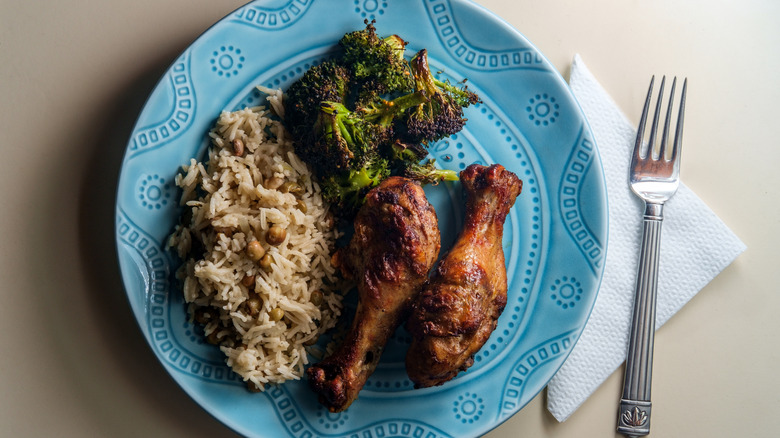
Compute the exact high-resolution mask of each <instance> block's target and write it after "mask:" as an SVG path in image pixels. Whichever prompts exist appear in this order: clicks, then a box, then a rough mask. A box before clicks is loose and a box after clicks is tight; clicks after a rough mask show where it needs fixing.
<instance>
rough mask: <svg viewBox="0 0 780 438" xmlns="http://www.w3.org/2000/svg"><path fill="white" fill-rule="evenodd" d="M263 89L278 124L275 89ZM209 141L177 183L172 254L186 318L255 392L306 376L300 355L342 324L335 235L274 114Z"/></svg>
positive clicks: (244, 114) (218, 130)
mask: <svg viewBox="0 0 780 438" xmlns="http://www.w3.org/2000/svg"><path fill="white" fill-rule="evenodd" d="M258 88H260V87H258ZM260 90H261V91H262V92H265V93H267V94H268V102H269V104H270V106H271V107H272V109H273V112H274V113H276V114H278V115H280V116H283V113H282V112H283V110H284V107H283V105H282V102H281V99H282V93H281V91H280V90H270V89H266V88H260ZM209 136H210V138H211V147H210V149H209V151H208V157H207V160H206V161H205V163H203V162H198V161H197V160H195V159H191V160H190V163H189V165H185V166H182V172H181V173H180V174H179V175H177V177H176V184H177V185H178V186H179V187H180V188H181V189H182V196H181V205H182V206H185V212H184V214H183V216H182V223H181V224H180V225H178V226H177V227H176V229H175V230H174V232H173V234H172V235H171V237H170V240H169V245H170V246H171V247H173V248H175V250H176V252H177V254H178V256H179V257H180V258H181V259H182V260H183V263H182V266H181V267H180V268H179V270H178V271H177V278H178V279H179V280H180V281H181V283H182V289H183V293H184V298H185V301H186V302H187V303H188V306H189V307H188V308H189V314H190V317H191V319H192V320H193V321H194V322H196V323H198V324H201V325H202V326H203V328H204V332H205V336H206V338H207V340H208V341H209V342H211V343H214V344H218V345H219V346H220V349H221V350H222V352H223V353H224V354H225V356H226V361H227V364H228V365H229V366H230V367H231V368H232V369H233V370H234V371H235V372H236V373H238V374H239V375H240V376H241V377H243V379H244V380H245V381H246V382H247V384H248V386H249V388H250V389H253V390H260V391H262V390H264V389H265V385H266V384H268V383H282V382H284V381H287V380H290V379H299V378H301V376H302V375H303V371H304V365H306V364H307V362H308V359H307V353H306V347H307V346H308V345H311V344H313V343H314V342H315V341H316V340H317V338H318V337H319V336H320V335H321V334H322V333H324V332H325V331H327V330H328V329H330V328H332V327H333V326H334V325H335V324H336V322H337V319H338V316H339V315H340V313H341V299H342V296H341V294H340V293H339V291H338V290H337V289H336V288H335V287H334V286H333V285H334V284H335V283H336V281H337V279H336V271H335V269H334V268H333V267H332V265H331V262H330V254H331V252H332V250H333V248H334V245H335V240H336V238H337V237H338V235H337V231H336V230H335V227H334V226H333V216H332V214H330V213H329V212H328V206H327V205H326V204H325V203H324V202H323V200H322V196H321V194H320V188H319V186H318V185H317V183H316V182H315V181H313V180H312V176H311V171H310V169H309V168H308V167H307V165H306V164H305V163H303V162H302V161H301V160H299V159H298V157H297V156H296V155H295V154H294V152H293V147H292V143H291V140H290V137H289V135H288V134H287V132H286V131H285V128H284V126H283V125H282V123H281V122H280V121H279V120H276V119H275V118H273V117H272V112H271V110H270V109H268V108H265V107H252V108H244V109H241V110H238V111H235V112H223V113H222V114H221V115H220V117H219V120H218V121H217V123H216V125H215V127H214V128H213V129H212V130H211V132H210V133H209Z"/></svg>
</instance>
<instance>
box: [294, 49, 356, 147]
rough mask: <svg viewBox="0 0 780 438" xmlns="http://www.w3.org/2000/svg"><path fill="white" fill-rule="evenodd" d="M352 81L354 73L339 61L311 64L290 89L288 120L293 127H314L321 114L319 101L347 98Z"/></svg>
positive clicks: (344, 99)
mask: <svg viewBox="0 0 780 438" xmlns="http://www.w3.org/2000/svg"><path fill="white" fill-rule="evenodd" d="M351 82H352V73H351V72H350V71H349V69H347V68H346V67H344V66H343V65H341V64H339V63H337V62H336V61H333V60H329V61H324V62H323V63H321V64H319V65H315V66H314V67H311V68H310V69H309V70H307V71H306V73H304V74H303V76H302V77H301V78H300V79H298V80H297V81H295V82H294V83H293V84H292V85H290V88H289V89H287V92H286V96H285V100H284V105H285V116H284V118H285V122H286V123H287V125H288V126H291V127H293V128H300V127H311V125H312V124H314V121H315V120H316V119H317V117H318V114H319V109H320V103H322V102H323V101H330V102H344V101H346V100H347V97H348V96H349V92H350V88H351ZM293 134H295V132H293Z"/></svg>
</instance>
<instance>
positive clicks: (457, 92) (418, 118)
mask: <svg viewBox="0 0 780 438" xmlns="http://www.w3.org/2000/svg"><path fill="white" fill-rule="evenodd" d="M411 67H412V74H413V75H414V82H415V89H416V90H417V91H418V92H423V93H424V94H425V95H426V97H427V98H428V100H427V102H425V103H423V104H421V105H418V106H417V107H416V108H414V109H412V110H410V113H409V117H408V118H407V120H406V128H407V136H408V139H409V140H410V141H412V142H421V143H425V144H428V143H430V142H434V141H437V140H441V139H442V138H445V137H448V136H450V135H452V134H455V133H457V132H459V131H460V130H461V129H463V125H464V124H465V123H466V119H465V118H464V116H463V108H464V107H467V106H469V105H472V104H476V103H478V102H479V101H480V100H479V97H478V96H477V95H476V94H475V93H472V92H471V91H469V90H468V89H467V88H466V87H465V86H463V87H458V86H455V85H452V84H450V83H449V82H444V81H440V80H438V79H436V78H435V77H434V76H433V74H432V73H431V70H430V68H429V66H428V52H427V50H425V49H423V50H420V51H419V52H418V53H417V54H416V55H415V56H414V57H413V58H412V60H411Z"/></svg>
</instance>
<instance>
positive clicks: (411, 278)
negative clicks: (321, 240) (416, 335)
mask: <svg viewBox="0 0 780 438" xmlns="http://www.w3.org/2000/svg"><path fill="white" fill-rule="evenodd" d="M354 225H355V234H354V235H353V237H352V239H351V240H350V242H349V244H348V245H347V246H346V247H344V248H342V249H340V250H339V251H337V252H336V254H335V255H334V257H333V262H334V265H336V266H337V267H338V268H339V269H340V270H341V271H342V273H343V274H344V275H345V276H346V277H351V278H354V279H355V281H356V283H357V292H358V305H357V310H356V314H355V319H354V320H353V322H352V325H351V328H350V330H349V332H348V333H347V335H346V337H345V338H344V340H343V342H342V343H341V345H340V346H339V347H338V348H337V350H336V351H335V352H334V353H333V354H332V355H330V356H328V357H326V358H325V359H324V360H323V361H322V362H320V363H318V364H316V365H313V366H311V367H310V368H309V369H308V370H307V376H308V378H309V384H310V386H311V387H312V389H313V390H314V391H315V392H316V393H317V394H319V400H320V402H321V403H322V404H324V405H325V406H327V408H328V409H329V410H330V411H331V412H340V411H343V410H344V409H346V408H347V407H349V405H350V404H351V403H352V402H353V401H354V400H355V399H356V398H357V396H358V392H359V391H360V389H361V388H362V387H363V385H364V384H365V382H366V379H368V377H369V376H370V375H371V373H373V372H374V370H375V369H376V365H377V362H379V357H380V356H381V355H382V351H383V350H384V347H385V344H386V343H387V340H388V339H389V338H390V336H391V335H392V334H393V332H394V331H395V330H396V328H398V326H399V325H400V324H401V323H402V322H403V321H404V319H405V318H406V316H407V315H408V310H409V308H410V307H411V304H412V302H413V300H414V299H415V298H416V297H417V295H418V294H419V292H420V290H421V289H422V285H423V283H424V282H425V280H426V278H427V276H428V272H429V270H430V269H431V267H432V266H433V264H434V263H435V262H436V258H437V257H438V256H439V249H440V247H441V238H440V235H439V226H438V220H437V218H436V212H435V211H434V209H433V206H431V205H430V203H429V202H428V200H427V199H426V197H425V192H423V189H422V187H421V186H420V185H419V184H417V183H415V182H413V181H412V180H409V179H406V178H401V177H390V178H388V179H386V180H385V181H383V182H382V183H381V184H380V185H379V186H378V187H376V188H374V189H372V190H371V191H370V192H369V193H368V195H367V196H366V202H365V204H364V205H363V207H362V208H361V209H360V211H359V212H358V214H357V217H356V218H355V223H354Z"/></svg>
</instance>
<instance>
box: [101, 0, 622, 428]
mask: <svg viewBox="0 0 780 438" xmlns="http://www.w3.org/2000/svg"><path fill="white" fill-rule="evenodd" d="M366 18H368V19H376V20H377V24H376V26H377V29H378V32H379V33H380V34H383V35H384V34H390V33H397V34H399V35H401V36H402V37H403V38H404V39H405V40H407V41H409V46H408V53H409V54H410V55H411V54H412V53H414V52H416V51H417V50H419V49H421V48H427V49H428V54H429V59H430V63H431V65H432V67H433V69H437V70H441V71H442V75H443V76H444V77H447V78H450V79H452V80H461V79H463V78H468V80H469V87H470V88H471V89H472V90H474V91H475V92H477V93H478V94H479V95H480V96H481V97H482V100H483V101H484V103H482V104H479V105H476V106H473V107H470V108H468V109H467V111H466V114H467V117H468V119H469V121H468V123H467V125H466V128H465V129H464V130H463V131H462V132H461V133H459V134H457V135H455V136H452V137H451V138H449V139H447V140H444V141H441V142H438V143H436V144H435V145H432V146H431V148H430V150H431V154H432V155H433V156H434V157H435V158H436V159H437V162H438V163H439V164H441V165H442V166H443V167H446V168H450V169H455V170H460V169H463V168H465V167H466V166H467V165H469V164H471V163H475V162H476V163H483V164H490V163H500V164H502V165H504V166H505V167H507V168H508V169H510V170H512V171H513V172H515V173H516V174H517V175H518V176H520V177H521V178H522V179H523V181H524V186H523V193H522V194H521V195H520V197H519V198H518V200H517V202H516V204H515V206H514V207H513V208H512V210H511V214H510V215H509V217H508V219H507V222H506V225H505V235H504V250H505V254H506V261H507V273H508V277H509V298H508V304H507V307H506V310H505V311H504V314H503V315H502V316H501V318H500V319H499V321H498V328H497V329H496V331H495V332H494V333H493V335H492V336H491V338H490V339H489V341H488V342H487V344H486V345H485V346H484V348H483V349H482V350H481V351H480V352H479V353H478V354H477V355H476V357H475V362H474V366H473V367H472V368H471V369H469V370H468V372H466V373H461V374H460V375H459V376H458V377H457V378H455V379H454V380H453V381H450V382H448V383H447V384H445V385H443V386H440V387H436V388H429V389H419V390H415V389H413V388H412V384H411V382H410V381H409V380H408V378H407V377H406V373H405V370H404V366H403V357H404V354H405V351H406V347H407V345H408V343H409V337H408V334H407V333H406V332H404V331H403V329H399V331H398V332H397V333H396V335H395V336H394V337H393V338H392V339H391V340H390V343H389V344H388V347H387V350H386V352H385V354H384V355H383V356H382V360H381V363H380V365H379V367H378V369H377V371H376V372H375V373H374V375H373V376H372V377H371V378H370V379H369V380H368V383H367V384H366V386H365V388H364V389H363V391H362V392H361V393H360V398H359V399H358V400H357V401H356V402H355V403H354V404H353V405H352V406H351V407H350V408H349V409H348V410H347V411H346V412H343V413H339V414H333V413H329V412H328V411H327V410H326V409H324V408H323V407H322V406H320V405H319V404H318V402H317V400H316V397H315V396H314V394H313V393H312V392H311V391H310V390H309V388H308V386H307V384H306V382H305V381H293V382H288V383H286V384H284V385H280V386H277V387H271V388H270V389H268V390H267V391H266V392H264V393H261V394H252V393H249V392H248V391H247V390H246V389H245V387H244V385H243V383H242V382H241V379H240V378H238V377H237V376H236V375H235V374H234V373H232V372H231V371H230V370H229V369H228V368H227V367H226V366H225V365H224V361H223V359H222V356H221V353H219V351H218V350H217V349H216V348H215V347H211V346H208V345H206V344H204V343H203V342H202V340H201V339H200V337H199V336H198V335H197V334H196V333H194V331H193V328H192V327H191V326H190V325H189V324H188V323H187V318H186V314H185V308H184V304H183V299H182V296H181V293H180V291H179V290H178V289H177V285H176V283H175V282H174V281H173V272H174V271H175V268H176V266H175V261H174V260H173V258H172V256H171V255H170V254H169V253H168V252H167V251H166V249H165V248H164V244H165V242H166V238H167V236H168V234H169V233H170V232H171V230H172V227H173V225H174V224H175V223H176V220H177V217H178V215H179V212H180V211H179V210H178V207H177V204H178V203H177V197H178V193H177V189H176V187H175V185H174V183H173V178H174V175H175V174H176V173H177V171H178V169H179V167H180V165H182V164H184V163H187V162H188V161H189V159H190V157H195V156H200V154H201V153H202V152H203V151H204V150H205V148H206V147H207V140H206V134H207V132H208V130H209V129H210V128H211V126H212V125H213V123H214V122H215V120H216V118H217V117H218V115H219V113H220V111H222V110H233V109H236V108H240V107H243V106H246V105H256V104H259V103H263V99H264V98H263V96H261V95H260V94H259V93H257V92H256V91H255V86H256V85H258V84H261V85H265V86H268V87H281V88H283V89H285V88H286V87H287V86H289V85H290V83H292V81H294V80H295V79H296V78H297V77H299V76H300V75H301V74H302V73H303V72H304V71H305V70H306V69H308V68H309V67H310V66H311V65H313V64H315V63H317V62H320V61H321V60H322V59H324V58H326V57H327V56H328V53H329V51H331V50H332V47H333V45H334V43H335V42H336V41H337V40H338V39H339V38H340V37H341V36H342V35H343V34H344V33H346V32H348V31H352V30H357V29H361V28H363V27H364V24H363V20H364V19H366ZM426 191H427V193H428V195H429V199H430V200H431V202H432V203H433V204H434V206H435V207H436V211H437V212H438V216H439V222H440V227H441V230H442V247H443V250H446V249H447V248H448V246H449V245H450V244H451V243H452V242H453V240H454V238H455V235H456V233H457V231H458V230H459V228H460V226H461V223H462V215H463V206H462V205H463V203H462V201H461V198H460V196H461V193H460V187H459V185H458V184H457V183H456V184H442V185H439V186H437V187H429V188H427V189H426ZM116 238H117V242H118V252H119V261H120V265H121V271H122V277H123V280H124V284H125V288H126V291H127V295H128V297H129V301H130V304H131V306H132V310H133V312H134V314H135V316H136V318H137V320H138V323H139V324H140V327H141V329H142V330H143V333H144V336H145V337H146V338H147V340H148V341H149V344H150V345H151V346H152V348H153V350H154V352H155V354H156V355H157V357H158V358H159V360H160V362H162V364H163V365H164V366H165V368H166V369H167V370H168V372H169V373H170V374H171V376H172V377H173V378H174V379H175V380H176V381H177V382H178V383H179V385H181V387H182V388H183V389H184V390H185V391H186V392H187V393H188V394H189V395H190V396H191V397H192V398H193V399H195V400H196V401H197V402H198V403H199V404H200V405H201V406H203V408H204V409H205V410H207V411H208V412H209V413H211V414H213V415H214V416H215V417H217V418H218V419H220V420H221V421H223V422H224V423H225V424H226V425H228V426H229V427H231V428H233V429H234V430H236V431H237V432H239V433H241V434H244V435H247V436H269V437H271V436H273V437H277V436H288V435H289V436H298V437H307V436H361V437H362V436H372V437H374V436H376V437H382V436H384V437H395V436H415V437H447V436H476V435H480V434H484V433H485V432H487V431H489V430H490V429H492V428H494V427H496V426H497V425H499V424H500V423H501V422H503V421H505V420H506V419H508V418H509V417H510V416H512V414H514V413H515V412H517V411H518V410H519V409H520V408H522V407H523V406H524V405H525V404H526V403H528V402H529V401H530V400H531V399H532V398H533V397H534V396H535V395H536V394H538V393H539V392H540V391H541V390H542V389H543V388H544V386H545V385H546V384H547V382H548V381H549V380H550V378H552V376H553V375H554V374H555V372H556V371H557V370H558V368H559V367H560V366H561V364H562V363H563V361H564V360H565V359H566V357H567V355H568V354H569V352H570V351H571V349H572V347H573V346H574V344H575V343H576V342H577V339H578V337H579V335H580V333H581V332H582V329H583V327H584V325H585V322H586V321H587V319H588V316H589V314H590V311H591V308H592V305H593V302H594V300H595V299H596V293H597V291H598V287H599V284H600V281H601V275H602V271H603V263H604V259H605V255H606V244H607V200H606V188H605V184H604V176H603V171H602V168H601V161H600V159H599V154H598V151H597V149H596V145H595V143H594V140H593V134H592V133H591V131H590V128H589V127H588V124H587V122H586V120H585V118H584V116H583V114H582V112H581V111H580V108H579V106H578V104H577V102H576V101H575V99H574V97H573V96H572V94H571V92H570V90H569V88H568V86H567V85H566V83H565V82H564V80H563V79H562V78H561V77H560V75H559V74H558V73H557V71H556V70H555V69H554V68H553V67H552V66H551V65H550V63H549V62H548V61H547V60H546V59H545V58H544V56H543V55H542V54H541V53H540V52H539V51H538V50H537V49H536V48H535V47H534V46H532V45H531V44H530V43H529V42H528V40H526V38H525V37H523V36H522V35H521V34H520V33H518V32H517V31H516V30H515V29H513V28H512V27H510V26H509V25H508V24H506V23H505V22H503V21H502V20H500V19H498V18H497V17H495V16H494V15H492V14H491V13H489V12H488V11H486V10H485V9H482V8H481V7H479V6H476V5H474V4H473V3H470V2H467V1H463V0H458V1H456V0H426V1H397V0H394V1H392V2H391V1H389V0H338V1H336V0H328V1H321V0H317V1H315V0H276V1H270V0H269V1H257V2H253V3H250V4H247V5H246V6H244V7H242V8H240V9H238V10H237V11H235V12H233V13H232V14H230V15H229V16H227V17H226V18H224V19H223V20H222V21H220V22H219V23H217V24H216V25H214V26H213V27H212V28H211V29H209V30H208V31H207V32H205V33H204V34H203V35H202V36H201V37H200V38H199V39H198V40H197V41H195V42H194V43H193V44H192V45H191V46H190V47H189V48H188V49H187V50H185V51H184V53H182V54H181V56H180V57H179V58H178V59H176V61H175V62H174V63H173V65H172V66H171V67H170V69H169V70H168V72H167V73H166V74H165V76H164V77H163V78H162V79H161V81H160V83H159V84H158V85H157V87H156V88H155V90H154V92H153V93H152V94H151V96H150V97H149V100H148V102H147V104H146V106H145V107H144V109H143V111H142V112H141V115H140V116H139V119H138V122H137V124H136V126H135V128H134V131H133V133H132V138H131V140H130V142H129V144H128V146H127V151H126V154H125V157H124V161H123V163H122V172H121V176H120V180H119V189H118V197H117V205H116Z"/></svg>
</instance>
